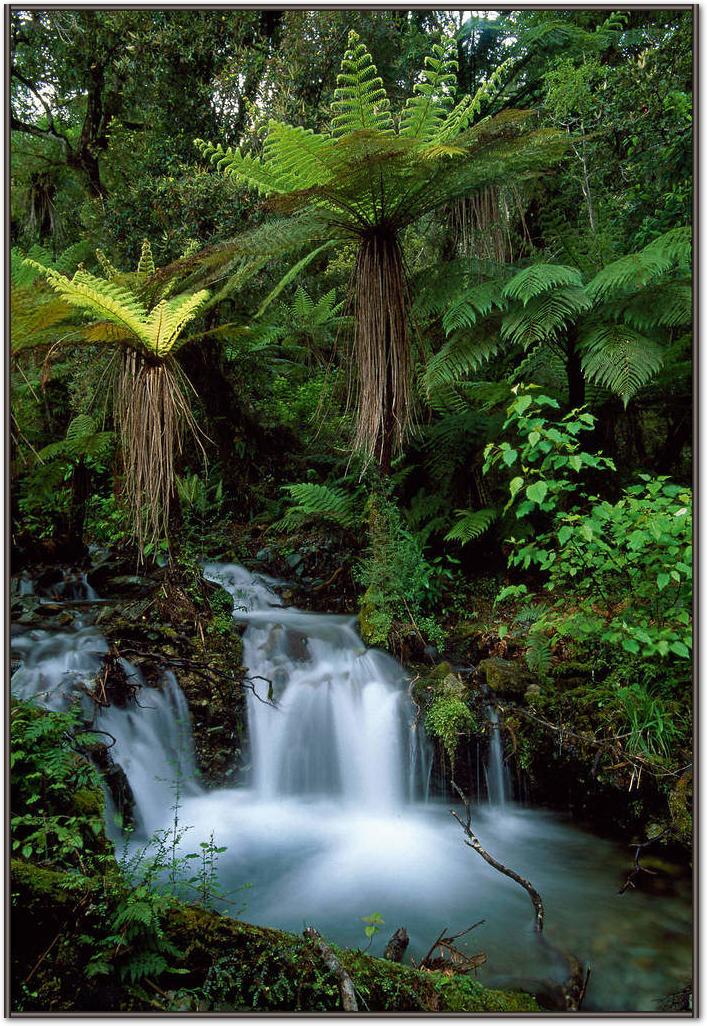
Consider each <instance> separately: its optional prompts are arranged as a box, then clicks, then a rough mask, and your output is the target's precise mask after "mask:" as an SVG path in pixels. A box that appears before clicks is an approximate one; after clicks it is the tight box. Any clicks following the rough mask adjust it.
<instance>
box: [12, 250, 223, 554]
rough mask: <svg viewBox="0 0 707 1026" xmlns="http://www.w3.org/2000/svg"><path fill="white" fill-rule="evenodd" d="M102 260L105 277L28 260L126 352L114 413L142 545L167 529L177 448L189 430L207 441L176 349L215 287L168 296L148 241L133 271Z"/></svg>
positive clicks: (103, 338) (90, 333)
mask: <svg viewBox="0 0 707 1026" xmlns="http://www.w3.org/2000/svg"><path fill="white" fill-rule="evenodd" d="M98 259H99V262H100V264H101V267H102V268H103V271H104V273H105V274H106V277H105V278H99V277H97V276H95V275H93V274H91V273H89V272H88V271H85V270H78V271H76V273H75V274H74V275H73V277H72V278H68V277H67V276H66V275H64V274H61V273H60V272H59V271H58V270H56V269H55V268H53V267H46V266H44V265H42V264H41V263H39V262H38V261H36V260H33V259H31V258H30V259H28V260H26V261H25V263H26V264H27V265H28V266H29V267H30V268H32V269H33V270H37V271H40V272H41V273H42V274H43V275H44V276H45V277H46V280H47V283H48V285H49V286H50V288H52V289H53V290H54V292H56V293H57V295H58V296H59V297H60V299H61V301H62V303H63V304H66V305H67V306H68V307H69V308H75V309H77V310H79V311H80V312H81V313H82V314H84V315H85V316H88V317H89V318H91V322H90V323H89V324H88V325H86V327H85V328H84V330H83V335H84V339H85V341H90V342H93V343H103V344H107V345H111V346H115V347H117V348H118V350H119V352H120V360H119V361H118V368H117V371H116V373H115V374H114V377H113V381H112V389H113V418H114V422H115V424H116V426H117V428H118V434H119V437H120V442H121V449H122V458H123V466H124V478H125V486H124V495H125V500H126V503H127V506H128V510H129V513H130V526H131V529H132V533H133V536H134V538H135V540H136V541H137V543H138V545H139V547H140V550H142V549H143V547H144V546H145V545H146V544H147V543H152V544H154V543H156V542H157V540H158V539H159V538H160V537H165V536H166V535H167V525H168V520H169V510H170V503H171V500H172V496H173V493H174V460H175V454H176V453H177V452H179V451H180V449H181V446H182V443H183V437H184V432H185V430H186V431H188V432H190V433H191V434H192V436H193V437H194V439H195V441H196V443H197V445H198V446H201V441H200V437H199V431H198V428H197V426H196V422H195V421H194V417H193V414H192V412H191V407H190V404H189V400H188V398H187V397H188V395H189V388H190V386H189V385H188V384H187V382H186V379H185V377H184V374H183V372H182V371H181V370H180V368H179V367H178V365H177V364H176V362H175V361H174V357H173V354H174V351H175V350H176V349H177V348H178V346H179V345H180V344H181V341H183V340H181V339H180V336H181V334H182V331H183V330H184V328H185V326H186V325H187V324H188V323H189V322H190V321H192V320H193V319H194V318H195V317H196V316H197V314H198V313H199V312H200V311H201V310H202V309H203V307H204V305H205V303H206V300H207V299H208V296H209V293H208V292H206V291H204V290H202V291H200V292H197V293H194V294H189V293H185V294H183V295H178V296H174V297H172V298H169V299H168V298H165V297H166V294H167V289H166V287H165V283H164V282H160V281H157V282H155V278H156V277H157V275H156V273H155V268H154V262H153V259H152V251H151V248H150V246H149V243H147V242H146V243H145V244H143V247H142V252H141V254H140V261H139V263H138V267H137V269H136V270H135V271H134V272H122V271H118V270H117V269H116V268H115V267H113V265H112V264H110V262H109V261H108V259H107V258H106V257H105V256H104V255H103V254H101V255H99V257H98ZM151 300H152V301H153V302H152V303H151ZM76 430H78V428H76ZM79 437H82V436H79ZM66 444H70V443H69V440H67V443H66ZM202 451H203V448H202Z"/></svg>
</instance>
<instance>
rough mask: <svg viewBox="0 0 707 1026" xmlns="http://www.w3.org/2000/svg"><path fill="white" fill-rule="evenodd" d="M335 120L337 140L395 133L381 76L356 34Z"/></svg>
mask: <svg viewBox="0 0 707 1026" xmlns="http://www.w3.org/2000/svg"><path fill="white" fill-rule="evenodd" d="M336 82H337V85H336V89H335V90H334V100H333V102H332V105H331V109H332V112H333V114H334V116H333V117H332V120H331V130H332V134H333V135H334V136H344V135H351V134H352V133H354V132H360V131H364V132H365V131H378V132H392V130H393V119H392V117H391V115H390V101H389V100H388V96H387V94H386V91H385V89H384V87H383V79H382V78H380V76H379V75H378V71H377V69H376V66H375V64H374V63H373V58H372V57H371V55H370V53H369V51H368V48H367V47H366V45H365V44H364V43H362V42H361V41H360V37H359V35H358V33H356V32H353V31H352V32H349V39H348V48H347V50H346V52H345V53H344V58H343V60H342V62H341V74H340V75H338V77H337V80H336Z"/></svg>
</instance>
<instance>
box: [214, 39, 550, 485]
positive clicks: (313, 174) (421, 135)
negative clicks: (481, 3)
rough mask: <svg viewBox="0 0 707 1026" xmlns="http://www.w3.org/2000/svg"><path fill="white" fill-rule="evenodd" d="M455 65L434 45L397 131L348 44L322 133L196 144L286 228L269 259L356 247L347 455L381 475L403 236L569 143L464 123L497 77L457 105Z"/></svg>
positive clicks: (446, 44) (396, 437)
mask: <svg viewBox="0 0 707 1026" xmlns="http://www.w3.org/2000/svg"><path fill="white" fill-rule="evenodd" d="M454 52H455V43H454V41H452V40H443V41H442V42H441V43H437V44H435V45H434V46H433V48H432V53H431V55H430V56H429V57H428V58H427V60H426V62H425V66H424V68H423V70H422V72H421V74H420V76H419V80H418V82H417V83H416V85H415V87H414V91H413V95H412V96H411V97H410V98H409V99H408V101H407V102H406V104H405V105H404V107H403V110H402V112H401V115H400V119H399V127H398V130H397V131H396V128H395V123H394V120H393V116H392V114H391V110H390V103H389V100H388V97H387V94H386V91H385V87H384V85H383V82H382V80H381V78H380V76H379V75H378V72H377V70H376V67H375V65H374V64H373V60H372V58H371V55H370V53H369V51H368V49H367V47H366V46H365V45H364V44H363V43H362V42H361V40H360V39H359V37H358V35H357V34H356V33H355V32H352V33H350V34H349V38H348V46H347V49H346V52H345V54H344V58H343V61H342V65H341V73H340V75H339V77H338V80H337V88H336V90H335V95H334V100H333V102H332V105H331V117H330V131H329V132H321V133H312V132H307V131H305V130H303V129H300V128H293V127H292V126H287V125H284V124H283V123H282V122H279V121H274V120H273V121H271V122H270V123H269V125H268V132H267V136H266V139H265V144H264V147H263V153H262V157H260V158H258V157H254V156H252V155H248V154H243V153H242V152H241V151H240V150H232V149H230V148H229V149H224V148H223V147H222V146H220V145H217V146H214V145H212V144H211V143H207V142H204V141H203V140H197V141H196V144H197V146H198V148H199V149H200V150H201V152H202V154H203V155H204V156H205V157H207V158H209V159H210V160H211V161H212V163H214V164H216V165H217V166H218V167H219V168H220V169H221V170H222V171H224V172H225V173H227V174H230V175H233V176H235V177H236V178H237V179H239V180H240V181H242V182H243V183H244V184H246V185H247V186H248V187H250V188H252V189H255V190H257V191H259V192H260V193H261V194H264V195H269V196H271V197H272V203H273V207H274V209H276V210H278V211H281V212H283V213H285V214H286V215H288V216H290V217H292V218H293V222H292V225H291V227H288V226H287V225H283V226H282V231H280V232H279V233H277V245H278V247H279V251H280V252H284V251H285V249H286V247H287V246H288V245H289V246H290V251H295V250H296V249H297V248H300V247H303V246H304V245H307V244H309V247H310V249H311V248H314V247H316V246H321V245H322V244H324V243H325V242H328V241H335V242H341V241H353V242H354V243H355V244H356V246H357V261H356V270H355V274H354V279H353V288H352V292H353V298H354V312H355V316H356V328H355V337H354V358H355V365H356V372H357V373H356V381H357V416H356V428H355V437H354V444H355V446H356V447H357V448H358V449H359V450H361V451H362V452H363V454H364V456H365V457H366V458H373V457H375V458H376V459H377V460H378V462H379V464H380V465H381V466H382V467H383V469H384V470H385V471H388V470H389V469H390V463H391V458H392V455H393V453H394V452H395V451H398V450H399V449H400V447H401V445H402V443H403V440H404V438H405V436H406V433H407V431H408V430H409V426H410V424H411V422H412V411H413V388H412V375H413V371H414V361H413V359H412V357H411V353H410V339H409V329H408V321H409V300H408V293H407V290H406V283H405V268H404V261H403V253H402V238H403V234H402V233H403V231H404V229H405V228H406V227H407V226H409V225H411V224H413V223H414V222H415V221H417V220H419V219H420V218H421V217H423V216H424V215H426V214H428V213H430V212H432V211H434V210H435V209H437V208H439V207H443V206H445V205H446V204H448V203H449V202H450V201H451V200H453V199H455V198H457V197H462V196H466V195H469V194H473V193H475V192H478V191H481V190H483V189H485V188H487V187H488V186H489V185H490V184H501V183H503V182H505V181H507V180H508V178H509V176H514V177H515V178H516V179H517V180H518V181H520V180H523V179H526V178H529V177H531V176H534V175H537V174H538V172H540V171H541V170H544V169H545V168H547V167H548V165H549V164H551V163H553V162H554V161H556V160H558V159H559V158H560V157H561V156H562V154H563V153H564V150H565V148H566V146H567V144H568V139H567V137H566V135H564V134H563V133H560V132H556V131H554V130H549V129H544V128H538V127H536V126H535V125H534V124H532V121H531V116H529V115H528V114H527V113H526V112H509V111H505V112H504V113H503V114H502V115H499V116H498V117H496V118H485V119H483V122H481V123H479V124H475V123H474V122H475V121H477V119H478V118H479V114H480V111H481V107H482V105H483V103H484V102H485V101H486V100H487V99H488V98H489V97H490V96H491V95H492V94H494V93H495V91H496V90H498V89H499V88H500V84H501V81H502V79H503V76H504V74H505V72H506V70H507V65H504V66H503V67H502V68H499V69H497V72H496V73H495V74H494V75H492V76H491V77H490V79H489V80H488V82H487V83H485V85H484V86H483V87H482V89H481V91H480V92H479V93H477V95H476V96H475V97H473V98H468V97H467V98H465V97H461V98H460V99H459V100H458V102H457V103H456V104H455V103H454V97H455V94H456V60H455V59H454V57H453V53H454ZM266 234H267V229H266ZM251 239H252V240H253V244H254V245H255V246H256V247H257V242H255V238H254V237H253V236H251ZM264 241H265V242H266V244H267V245H270V244H271V243H270V239H269V238H266V239H264ZM261 252H263V251H262V250H261ZM392 382H394V383H395V386H394V387H393V384H392Z"/></svg>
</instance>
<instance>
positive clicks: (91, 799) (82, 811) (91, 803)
mask: <svg viewBox="0 0 707 1026" xmlns="http://www.w3.org/2000/svg"><path fill="white" fill-rule="evenodd" d="M73 807H74V812H75V813H76V815H77V816H102V815H103V812H104V809H105V799H104V797H103V791H102V790H101V789H100V787H95V788H94V787H82V788H80V789H79V790H78V791H75V792H74V798H73Z"/></svg>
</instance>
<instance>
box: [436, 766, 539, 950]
mask: <svg viewBox="0 0 707 1026" xmlns="http://www.w3.org/2000/svg"><path fill="white" fill-rule="evenodd" d="M452 787H453V788H454V790H455V791H456V792H457V794H458V795H459V797H460V798H461V800H462V802H463V803H464V809H465V812H466V819H465V820H462V819H461V817H460V816H459V815H458V814H457V813H456V812H455V811H454V809H451V810H450V811H451V814H452V816H454V818H455V819H456V821H457V823H459V825H460V827H461V828H462V830H463V831H464V833H465V834H466V836H467V837H468V838H469V839H468V841H465V842H464V843H465V844H466V845H468V846H469V847H470V848H473V849H474V851H475V852H478V854H479V855H480V856H481V858H482V859H483V860H484V861H485V862H488V864H489V865H490V866H493V868H494V869H497V870H498V872H499V873H503V875H504V876H507V877H509V879H511V880H515V882H516V883H517V884H520V886H521V887H523V888H524V890H525V891H527V893H528V897H529V898H530V900H531V902H532V903H533V909H534V910H535V930H536V932H537V933H542V930H543V923H544V921H545V907H544V905H543V899H542V898H541V897H540V895H539V894H538V892H537V891H536V890H535V888H534V887H533V885H532V884H531V883H530V881H529V880H526V879H525V877H523V876H520V875H519V874H518V873H516V872H515V870H513V869H509V868H508V866H504V865H503V863H502V862H499V861H498V859H495V858H494V857H493V855H490V854H489V853H488V852H487V851H486V849H485V848H484V847H483V846H482V844H481V842H480V841H479V839H478V837H477V836H476V834H475V833H474V831H473V829H472V826H471V805H470V803H469V799H468V798H467V796H466V795H465V794H464V792H463V791H462V789H461V788H460V787H458V785H457V784H455V782H454V781H452Z"/></svg>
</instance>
